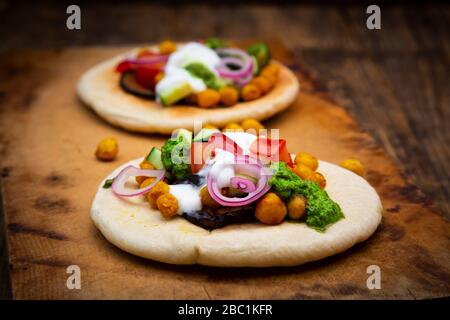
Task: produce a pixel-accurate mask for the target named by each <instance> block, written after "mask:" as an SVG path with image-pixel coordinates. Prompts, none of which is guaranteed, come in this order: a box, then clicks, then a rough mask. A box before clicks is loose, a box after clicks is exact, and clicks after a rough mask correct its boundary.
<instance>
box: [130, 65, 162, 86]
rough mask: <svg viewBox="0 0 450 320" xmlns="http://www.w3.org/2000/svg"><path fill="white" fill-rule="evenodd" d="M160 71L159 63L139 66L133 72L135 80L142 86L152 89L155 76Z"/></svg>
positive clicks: (154, 83)
mask: <svg viewBox="0 0 450 320" xmlns="http://www.w3.org/2000/svg"><path fill="white" fill-rule="evenodd" d="M161 71H162V66H161V65H159V64H157V65H149V66H145V65H144V66H139V67H137V68H136V72H135V77H136V82H137V83H138V84H140V85H141V86H142V87H144V88H147V89H151V90H153V89H154V88H155V85H156V81H155V77H156V75H157V74H158V73H160V72H161Z"/></svg>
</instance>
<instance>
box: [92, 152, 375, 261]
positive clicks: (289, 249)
mask: <svg viewBox="0 0 450 320" xmlns="http://www.w3.org/2000/svg"><path fill="white" fill-rule="evenodd" d="M141 160H142V159H137V160H134V161H131V162H129V163H126V164H124V165H122V166H121V167H120V168H118V169H116V170H115V171H114V172H113V173H111V175H110V176H109V177H108V178H112V177H115V176H116V175H117V174H118V173H119V171H120V170H122V169H123V168H124V167H125V166H128V165H130V164H131V165H135V166H138V165H139V163H140V161H141ZM318 170H319V171H320V172H321V173H322V174H323V175H324V176H325V177H326V179H327V187H326V191H327V192H328V194H329V195H330V197H331V198H332V199H333V200H334V201H336V202H337V203H338V204H339V205H340V206H341V208H342V210H343V212H344V214H345V219H342V220H340V221H338V222H336V223H335V224H333V225H331V226H330V227H329V228H328V229H327V231H326V232H324V233H320V232H317V231H315V230H314V229H311V228H309V227H307V226H306V224H305V223H299V222H289V221H285V222H283V223H282V224H280V225H277V226H268V225H263V224H261V223H250V224H239V225H229V226H226V227H224V228H221V229H216V230H213V231H211V232H209V231H207V230H205V229H203V228H200V227H198V226H195V225H193V224H191V223H190V222H188V221H187V220H186V219H184V218H182V217H179V216H178V217H175V218H174V219H172V220H165V219H164V218H163V217H162V216H161V214H160V213H159V211H157V210H152V209H151V208H150V207H149V205H148V203H147V202H146V200H145V198H144V197H137V198H133V199H126V198H119V197H116V196H115V195H114V194H113V193H112V191H111V190H110V189H103V188H102V187H101V186H102V185H103V182H104V181H103V182H102V184H101V185H100V186H99V188H98V191H97V194H96V196H95V198H94V201H93V203H92V208H91V217H92V220H93V221H94V223H95V225H96V226H97V227H98V228H99V229H100V231H101V232H102V234H103V235H104V236H105V238H106V239H107V240H108V241H110V242H111V243H113V244H114V245H116V246H117V247H119V248H121V249H122V250H125V251H127V252H129V253H131V254H134V255H137V256H140V257H144V258H148V259H152V260H157V261H161V262H166V263H171V264H196V263H197V264H202V265H207V266H221V267H271V266H293V265H300V264H303V263H306V262H309V261H315V260H319V259H322V258H325V257H328V256H331V255H334V254H337V253H339V252H342V251H344V250H346V249H349V248H350V247H352V246H353V245H355V244H356V243H358V242H361V241H364V240H366V239H367V238H368V237H369V236H370V235H372V234H373V233H374V232H375V230H376V228H377V226H378V225H379V224H380V222H381V216H382V214H381V213H382V206H381V202H380V198H379V197H378V194H377V193H376V191H375V190H374V189H373V188H372V187H371V186H370V185H369V183H368V182H367V181H366V180H364V179H363V178H361V177H359V176H358V175H356V174H354V173H353V172H350V171H348V170H345V169H343V168H341V167H338V166H336V165H333V164H330V163H327V162H324V161H320V162H319V169H318Z"/></svg>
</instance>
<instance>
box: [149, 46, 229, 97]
mask: <svg viewBox="0 0 450 320" xmlns="http://www.w3.org/2000/svg"><path fill="white" fill-rule="evenodd" d="M193 62H200V63H202V64H203V65H204V66H205V67H207V68H208V69H209V70H210V71H211V72H213V73H214V74H216V75H217V71H216V70H215V67H216V66H217V65H218V64H219V63H220V58H219V56H218V55H217V53H216V52H215V51H214V50H212V49H210V48H208V47H207V46H205V45H203V44H201V43H198V42H190V43H188V44H186V45H184V46H182V47H181V48H180V49H178V50H177V51H175V52H174V53H172V54H171V55H170V57H169V60H168V61H167V63H166V66H165V67H164V74H165V76H164V78H162V79H161V81H159V82H158V84H157V85H156V93H157V94H160V93H161V92H164V91H165V90H166V89H170V88H171V87H173V86H177V85H180V84H183V83H188V84H189V86H190V87H191V89H192V90H193V91H194V92H195V93H197V92H200V91H203V90H205V89H206V85H205V83H204V82H203V80H201V79H199V78H196V77H194V76H192V75H191V74H190V73H189V72H188V71H187V70H186V69H184V67H186V66H187V65H188V64H191V63H193Z"/></svg>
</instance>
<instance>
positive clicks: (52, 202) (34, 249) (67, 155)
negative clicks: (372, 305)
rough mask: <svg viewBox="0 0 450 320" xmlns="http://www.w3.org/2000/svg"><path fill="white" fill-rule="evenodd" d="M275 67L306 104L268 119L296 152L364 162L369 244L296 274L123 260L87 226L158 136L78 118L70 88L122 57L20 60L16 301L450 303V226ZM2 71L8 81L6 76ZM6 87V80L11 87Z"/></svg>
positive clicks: (13, 231)
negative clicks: (375, 195) (107, 149)
mask: <svg viewBox="0 0 450 320" xmlns="http://www.w3.org/2000/svg"><path fill="white" fill-rule="evenodd" d="M271 47H272V48H274V53H275V57H276V58H278V59H280V60H281V61H284V62H286V63H287V64H288V65H290V66H291V67H292V68H293V69H294V70H296V71H297V73H298V75H299V78H300V82H301V85H302V89H303V90H302V93H301V95H300V96H299V98H298V100H297V101H296V102H295V104H294V105H293V106H292V107H291V108H289V109H288V110H287V111H286V112H283V113H282V114H280V115H278V116H276V117H275V118H273V119H271V120H270V121H267V123H266V124H267V126H268V127H270V128H280V130H281V135H282V136H284V137H285V138H286V139H287V141H288V142H289V148H290V150H296V151H300V150H305V151H309V152H312V153H313V154H315V155H317V156H318V157H319V158H321V159H324V160H327V161H330V162H334V163H336V162H339V161H340V160H342V159H344V158H347V157H349V156H352V157H356V158H359V159H361V160H362V161H363V162H364V163H365V165H366V167H367V168H368V172H367V179H368V180H369V182H370V183H371V184H372V185H373V186H374V187H375V188H376V189H377V191H378V192H379V193H380V195H381V198H382V201H383V205H384V207H385V209H386V211H385V213H384V218H383V219H384V221H383V224H382V226H381V227H380V228H379V230H378V231H377V232H376V234H375V235H374V236H373V237H372V238H370V239H369V240H368V241H366V242H364V243H362V244H359V245H357V246H355V247H354V248H352V249H351V250H348V251H347V252H345V253H342V254H339V255H336V256H334V257H330V258H328V259H325V260H322V261H319V262H314V263H309V264H306V265H303V266H299V267H289V268H270V269H253V268H240V269H224V268H208V267H201V266H172V265H166V264H162V263H157V262H152V261H147V260H145V259H141V258H137V257H134V256H131V255H129V254H127V253H125V252H122V251H121V250H119V249H117V248H116V247H114V246H113V245H111V244H109V243H108V242H107V241H106V240H105V239H104V238H103V237H102V235H101V234H100V232H99V231H98V230H97V229H96V228H95V227H94V225H93V223H92V222H91V221H90V219H89V208H90V204H91V201H92V198H93V195H94V193H95V190H96V188H97V185H98V183H99V182H100V181H101V179H102V178H103V177H104V176H105V175H106V174H107V173H108V172H110V171H111V170H112V169H113V168H114V167H116V166H117V165H118V164H120V163H123V162H125V161H127V160H129V159H133V158H137V157H139V156H141V155H142V154H144V153H145V152H146V150H148V148H149V146H152V145H160V144H161V143H162V142H163V140H164V138H163V137H161V136H150V135H137V134H130V133H128V132H124V131H123V130H120V129H116V128H113V127H111V126H109V125H107V124H105V123H104V122H103V121H102V120H100V119H99V118H98V117H96V116H95V115H94V114H93V113H92V112H91V111H89V110H88V109H87V108H85V107H83V106H82V105H81V103H80V102H79V101H78V99H77V98H76V96H75V93H74V90H73V88H74V86H75V83H76V81H77V79H78V78H79V76H80V75H81V74H82V72H83V71H84V70H86V69H87V68H88V67H89V66H91V65H93V64H95V63H97V62H98V61H101V60H102V59H105V58H107V57H109V56H111V55H114V54H117V53H118V52H120V51H123V50H126V49H127V48H110V49H107V48H90V49H87V48H86V49H77V48H73V49H64V50H41V51H35V50H31V51H28V52H26V51H24V52H17V53H16V54H15V55H13V56H10V55H3V56H1V57H0V70H2V78H3V79H6V78H7V79H8V81H2V82H0V90H1V91H2V92H4V93H5V94H4V95H3V99H2V103H1V105H2V109H1V110H2V114H1V128H2V130H1V137H2V149H1V155H2V157H1V159H2V160H1V167H2V168H7V169H6V170H7V172H8V174H7V175H6V176H5V177H4V179H3V183H4V206H5V213H6V228H7V236H8V244H9V258H10V270H11V280H12V294H13V297H14V298H15V299H30V298H33V299H34V298H37V299H55V298H63V299H87V298H92V299H100V298H107V299H110V298H123V299H141V298H159V299H174V298H175V299H176V298H181V299H190V298H192V299H196V298H200V299H231V298H235V299H240V298H242V299H265V298H267V299H305V298H319V299H326V298H337V299H344V298H364V299H369V298H375V299H377V298H378V299H379V298H388V299H393V298H402V299H416V298H430V297H442V296H448V295H449V293H450V255H449V252H448V248H449V246H450V238H449V231H450V225H449V223H448V222H447V221H446V220H445V219H443V218H442V217H441V216H440V215H439V214H438V213H437V211H436V210H435V209H434V207H433V206H432V205H431V204H430V202H429V201H428V199H427V198H426V197H425V196H424V195H423V194H422V193H421V191H420V190H419V189H418V188H417V187H416V186H415V185H414V184H413V183H412V182H411V181H410V180H409V179H408V178H407V177H406V176H405V175H404V174H403V173H402V172H401V170H400V169H399V168H398V167H397V166H396V165H395V164H394V163H393V162H392V161H391V160H390V159H389V157H388V156H387V155H386V154H385V152H384V151H383V150H382V149H381V148H380V147H379V146H378V144H377V143H376V142H375V141H374V140H373V139H372V138H371V137H370V136H369V135H368V134H367V133H365V132H364V131H362V130H361V129H360V128H359V126H358V125H357V124H356V123H355V121H354V120H353V119H352V118H351V117H350V115H349V114H348V113H347V112H346V111H344V110H343V109H342V108H340V107H338V106H337V105H336V103H335V102H334V100H333V99H332V97H331V96H330V94H328V93H326V92H323V90H322V89H323V86H322V85H321V84H320V82H318V81H317V80H315V79H314V78H313V77H311V73H310V72H308V70H307V69H306V68H305V67H303V66H299V65H297V64H296V63H295V59H294V57H293V56H291V55H289V53H288V52H287V51H286V50H284V49H283V46H282V45H281V44H280V43H272V45H271ZM5 73H6V74H5ZM5 76H7V77H5ZM109 135H113V136H116V137H117V138H118V140H119V143H120V155H119V158H118V159H117V161H114V162H112V163H103V162H98V161H96V160H95V158H94V156H93V152H94V149H95V145H96V143H97V141H98V140H99V139H101V138H102V137H104V136H109ZM72 264H76V265H78V266H80V268H81V271H82V289H81V290H73V291H72V290H68V289H67V288H66V286H65V284H66V277H67V274H66V268H67V266H69V265H72ZM372 264H376V265H379V266H380V267H381V270H382V289H381V290H368V289H367V287H366V279H367V274H366V268H367V267H368V266H369V265H372Z"/></svg>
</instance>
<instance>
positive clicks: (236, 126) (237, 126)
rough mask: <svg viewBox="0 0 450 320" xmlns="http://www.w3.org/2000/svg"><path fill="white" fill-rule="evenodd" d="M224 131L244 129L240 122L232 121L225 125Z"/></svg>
mask: <svg viewBox="0 0 450 320" xmlns="http://www.w3.org/2000/svg"><path fill="white" fill-rule="evenodd" d="M222 131H244V129H243V128H242V127H241V125H240V124H239V123H236V122H230V123H229V124H227V125H226V126H225V127H223V129H222Z"/></svg>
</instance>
